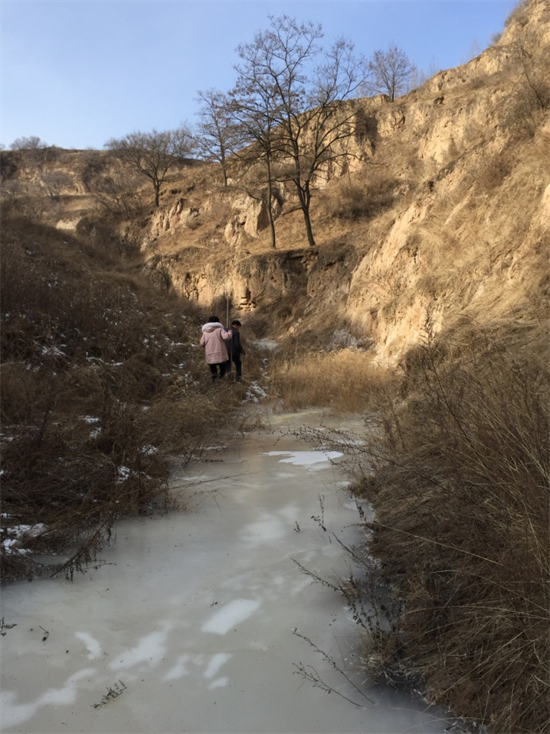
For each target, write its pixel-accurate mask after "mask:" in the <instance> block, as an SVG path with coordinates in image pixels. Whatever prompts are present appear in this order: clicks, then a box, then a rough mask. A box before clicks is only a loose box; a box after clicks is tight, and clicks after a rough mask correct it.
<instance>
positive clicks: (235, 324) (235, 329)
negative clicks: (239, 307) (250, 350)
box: [226, 319, 244, 380]
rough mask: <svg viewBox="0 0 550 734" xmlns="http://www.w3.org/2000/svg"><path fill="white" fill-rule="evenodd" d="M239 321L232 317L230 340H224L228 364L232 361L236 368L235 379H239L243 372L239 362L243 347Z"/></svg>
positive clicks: (242, 354)
mask: <svg viewBox="0 0 550 734" xmlns="http://www.w3.org/2000/svg"><path fill="white" fill-rule="evenodd" d="M240 330H241V322H240V321H239V320H238V319H233V321H232V322H231V326H230V328H229V331H230V332H231V340H230V341H228V342H226V345H227V353H228V355H229V364H231V362H233V364H234V365H235V370H236V379H237V380H240V379H241V377H242V372H243V365H242V362H241V356H244V349H243V347H242V344H241V335H240V334H239V332H240Z"/></svg>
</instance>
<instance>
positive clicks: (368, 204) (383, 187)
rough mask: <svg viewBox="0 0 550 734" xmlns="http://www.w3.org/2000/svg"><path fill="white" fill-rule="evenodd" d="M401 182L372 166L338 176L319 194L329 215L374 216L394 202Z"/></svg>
mask: <svg viewBox="0 0 550 734" xmlns="http://www.w3.org/2000/svg"><path fill="white" fill-rule="evenodd" d="M398 183H399V182H398V181H397V180H396V179H395V178H393V177H391V176H388V175H387V174H385V173H383V172H382V171H378V170H374V169H373V170H370V169H369V170H366V171H364V172H362V173H356V174H354V175H353V176H349V177H348V178H346V179H341V180H339V181H338V182H337V184H336V185H335V186H334V187H331V188H330V189H327V190H325V191H324V192H323V193H322V194H321V195H320V197H319V198H320V199H321V202H322V204H323V206H324V208H325V211H326V212H327V214H328V216H330V217H333V218H336V219H350V220H357V219H373V218H374V217H376V216H378V215H379V214H382V213H384V212H385V211H386V210H387V209H389V208H390V207H391V206H392V204H393V203H394V200H395V195H396V187H397V186H398Z"/></svg>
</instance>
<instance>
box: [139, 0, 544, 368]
mask: <svg viewBox="0 0 550 734" xmlns="http://www.w3.org/2000/svg"><path fill="white" fill-rule="evenodd" d="M549 29H550V24H549V11H548V2H547V1H546V0H533V2H531V3H530V4H529V5H528V6H527V7H526V8H523V9H522V11H521V12H518V13H516V17H511V18H510V21H509V23H508V25H507V28H506V29H505V32H504V33H503V35H502V38H501V39H500V41H499V42H498V43H497V44H495V45H494V46H492V47H491V48H489V49H487V50H486V51H485V52H484V53H482V54H481V55H480V56H478V57H477V58H475V59H473V60H472V61H471V62H469V63H468V64H465V65H464V66H461V67H459V68H456V69H450V70H447V71H443V72H440V73H439V74H436V75H435V76H434V77H433V78H432V79H430V80H429V81H428V82H427V83H426V84H425V85H423V86H422V87H421V88H419V89H417V90H415V91H413V92H411V93H410V94H408V95H406V96H405V97H402V98H400V99H398V100H396V101H395V102H394V103H390V102H389V101H388V100H387V99H384V98H383V97H378V98H374V99H364V100H356V101H354V102H353V103H348V108H347V109H348V110H349V105H353V107H354V110H355V113H356V133H355V136H354V138H353V139H352V141H351V146H350V149H349V153H350V157H349V159H348V164H347V165H346V166H343V167H342V168H341V169H340V170H332V171H329V172H326V173H327V177H326V179H327V180H323V181H319V184H320V188H322V189H323V196H324V197H325V198H326V197H328V199H329V200H330V199H332V201H337V200H338V199H339V197H340V199H342V198H343V197H345V196H348V195H349V192H347V190H346V188H345V186H346V184H347V182H349V180H350V177H353V178H354V181H355V182H356V183H358V184H361V183H365V184H366V185H368V184H369V182H370V181H371V180H374V181H375V182H376V181H379V180H380V177H381V176H382V178H383V179H384V180H383V181H382V184H384V182H387V180H389V181H390V186H391V197H392V205H391V206H390V207H389V208H385V209H383V210H382V211H380V212H375V214H374V215H373V216H370V217H365V218H361V217H360V216H359V217H358V218H353V217H351V218H348V219H346V218H345V217H336V218H335V217H334V216H333V217H331V216H330V214H329V215H327V213H326V211H324V210H323V207H322V206H317V207H316V208H314V226H315V228H316V230H317V232H318V233H319V234H318V240H319V243H320V244H319V245H318V246H317V247H314V248H308V247H304V244H305V237H304V236H303V234H297V232H299V230H298V229H297V227H299V219H296V217H298V216H299V215H297V214H294V215H292V216H294V221H295V222H296V223H295V225H294V229H291V228H290V226H289V225H288V224H287V222H286V217H285V215H286V213H287V211H288V209H289V208H291V207H292V206H293V205H295V202H293V200H292V192H291V191H286V192H285V195H284V197H281V196H279V198H278V200H277V202H276V206H275V214H276V216H277V217H278V219H277V228H278V231H279V241H278V249H277V250H275V251H269V250H268V249H267V247H266V246H265V243H266V239H265V236H264V235H265V229H266V227H267V214H266V211H265V204H263V203H262V202H261V201H259V200H258V199H252V198H251V197H249V196H248V197H247V196H246V195H243V194H239V195H236V194H232V193H231V192H230V191H228V192H221V193H220V192H216V191H210V192H209V193H207V194H205V196H204V198H203V199H200V196H201V194H200V192H199V193H197V194H196V196H199V198H198V199H197V198H195V200H194V201H195V203H187V208H186V206H184V205H183V204H182V203H181V202H180V203H177V202H176V203H175V204H172V205H171V207H169V208H166V209H164V210H162V211H159V212H158V213H157V214H156V215H155V216H154V217H153V220H152V224H151V228H150V230H149V233H148V235H147V237H146V239H145V240H144V248H145V251H147V249H148V248H149V247H151V246H152V244H153V243H154V246H155V247H156V248H157V250H156V251H157V252H161V253H162V252H163V251H164V253H165V254H164V255H163V260H162V263H163V267H165V268H166V269H167V271H168V272H169V276H170V278H171V280H172V283H173V285H174V287H175V288H176V289H177V290H178V291H180V292H181V293H183V294H185V295H186V296H188V297H191V298H194V299H196V300H197V301H198V302H199V303H201V304H203V305H205V306H206V305H208V304H211V303H214V302H215V301H216V299H221V298H227V297H228V298H230V299H231V302H232V306H233V310H234V312H235V313H238V314H240V315H245V314H246V313H251V312H253V313H255V314H261V315H263V316H265V317H266V319H267V322H268V323H269V324H270V328H271V333H270V335H271V336H273V337H279V338H284V337H285V336H288V335H291V334H293V335H297V334H298V335H299V334H300V332H301V331H304V332H305V331H307V330H308V329H309V330H311V329H312V328H316V327H317V326H318V325H319V324H321V323H323V324H325V325H327V324H330V325H332V326H334V327H336V326H338V325H345V327H346V328H347V329H349V331H350V332H351V333H353V334H354V335H355V336H358V337H364V338H365V339H366V340H367V341H368V342H372V344H373V349H374V350H375V351H376V353H377V355H378V358H379V360H380V361H381V362H384V363H387V364H394V363H396V362H398V361H399V360H400V359H401V357H402V356H403V354H404V353H405V352H406V351H407V349H409V348H410V347H411V346H414V345H415V344H418V343H419V341H421V340H422V339H424V338H425V337H426V335H427V333H429V332H431V333H436V332H438V331H440V330H441V329H443V328H446V327H447V326H449V325H451V324H452V323H453V322H455V321H456V320H457V319H458V318H461V317H464V316H465V315H466V316H471V317H472V318H476V319H489V320H490V319H498V318H503V317H505V316H506V314H509V313H510V311H511V310H514V309H515V311H516V313H518V314H519V313H520V312H521V311H522V310H523V309H526V308H533V307H536V304H537V303H539V302H540V301H541V299H542V298H544V295H545V294H546V293H547V246H548V236H549V233H548V214H549V205H550V188H549V171H548V144H549V141H550V126H549V123H548V118H547V114H546V110H545V109H544V105H545V104H547V97H546V98H544V99H542V97H541V95H548V92H547V87H545V86H544V83H543V82H542V80H541V69H545V68H546V66H545V64H546V60H547V57H548V47H549V44H550V31H549ZM381 171H382V173H381ZM384 177H385V178H384ZM371 191H372V189H371ZM213 211H215V212H216V216H217V217H218V221H217V223H216V227H215V231H214V229H213V228H212V227H211V228H210V230H208V227H207V226H204V223H205V222H206V223H207V222H208V217H209V212H210V213H211V212H213ZM288 219H289V220H290V219H291V217H288ZM201 226H202V231H201V233H200V237H199V239H197V237H198V236H199V235H198V233H199V230H200V229H201ZM168 230H170V232H171V239H170V240H169V242H167V241H163V233H166V232H167V231H168ZM262 237H263V240H262ZM193 238H195V239H194V242H198V243H199V247H198V249H194V251H193V253H194V254H193V255H191V250H190V249H189V247H188V246H187V247H186V243H189V241H190V239H193ZM200 238H202V239H200ZM262 243H263V247H261V246H260V244H262ZM163 248H164V250H163ZM170 250H171V251H172V252H171V253H170V252H169V251H170ZM259 250H260V251H259Z"/></svg>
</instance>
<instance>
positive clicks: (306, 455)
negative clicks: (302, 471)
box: [266, 451, 344, 471]
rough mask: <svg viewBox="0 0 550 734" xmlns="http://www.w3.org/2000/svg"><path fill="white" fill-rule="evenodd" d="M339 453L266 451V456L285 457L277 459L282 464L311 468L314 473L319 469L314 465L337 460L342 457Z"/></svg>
mask: <svg viewBox="0 0 550 734" xmlns="http://www.w3.org/2000/svg"><path fill="white" fill-rule="evenodd" d="M343 455H344V454H342V453H341V452H340V451H267V452H266V456H286V457H287V458H286V459H279V461H280V462H281V463H282V464H294V466H306V467H310V468H313V469H314V471H315V470H316V469H317V468H319V467H317V466H316V465H318V464H326V463H327V462H331V461H332V460H333V459H339V458H340V457H341V456H343Z"/></svg>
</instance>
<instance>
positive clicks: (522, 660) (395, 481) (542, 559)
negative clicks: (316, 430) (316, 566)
mask: <svg viewBox="0 0 550 734" xmlns="http://www.w3.org/2000/svg"><path fill="white" fill-rule="evenodd" d="M547 357H548V340H547V333H546V329H545V328H544V327H543V326H542V325H541V324H540V323H539V322H537V321H524V322H516V323H515V324H514V321H513V320H512V319H509V320H508V322H505V321H502V322H501V323H499V324H495V325H494V326H493V327H491V328H490V329H489V328H487V327H486V328H479V327H478V326H476V325H475V324H473V323H461V324H460V325H458V326H457V328H456V329H455V330H454V332H453V333H448V334H447V335H445V336H442V337H440V338H438V339H437V340H433V341H430V342H428V343H427V344H426V345H425V346H424V347H422V348H421V349H418V350H417V351H416V352H415V353H414V354H411V355H410V356H409V360H408V363H407V380H406V382H405V384H404V386H403V388H402V389H403V392H404V394H405V395H406V400H405V401H404V402H403V399H402V395H403V393H402V394H401V396H396V397H395V399H394V400H393V401H391V402H390V403H388V405H387V407H386V409H385V411H384V412H383V413H382V417H381V418H382V420H381V425H382V426H383V439H382V440H381V442H380V443H378V444H376V445H375V444H374V443H372V444H371V446H370V449H369V451H368V452H367V454H368V455H367V456H365V466H368V467H371V466H372V463H373V462H374V464H375V465H376V467H377V471H376V473H375V474H374V475H372V472H371V471H370V470H369V476H368V477H367V478H363V479H362V480H361V481H360V486H361V489H360V491H361V493H363V494H364V495H365V496H367V497H368V498H369V499H370V500H371V502H372V503H373V505H374V508H375V511H376V519H375V521H374V522H373V523H365V527H366V528H368V529H369V532H370V533H371V535H372V537H371V540H370V542H369V546H368V549H367V552H368V554H369V555H371V554H372V555H374V556H375V557H377V558H378V559H379V561H380V563H381V569H382V577H383V579H384V581H385V583H386V584H388V585H389V587H390V588H391V590H392V595H393V598H394V601H395V600H397V604H395V603H394V605H393V608H392V609H389V608H388V607H387V606H386V607H385V608H384V613H385V614H386V615H388V614H389V621H388V619H386V620H385V622H384V626H380V627H379V628H378V631H377V634H375V636H374V637H373V638H371V639H370V642H369V646H368V648H366V649H365V655H364V664H365V666H366V668H367V669H369V670H370V671H371V672H374V673H378V674H380V672H381V671H384V676H386V677H388V676H389V677H392V676H393V677H394V679H395V680H396V681H400V680H402V677H403V671H406V673H407V677H408V679H409V680H410V679H411V678H413V679H414V678H416V681H417V683H418V681H421V683H422V684H423V686H424V688H425V690H426V691H427V693H428V695H429V697H430V698H431V699H432V700H434V701H439V702H442V703H446V704H447V705H449V706H450V707H451V709H452V710H453V711H455V712H457V713H458V714H460V715H463V716H465V717H467V718H469V719H471V720H472V721H475V722H477V723H478V724H481V723H483V724H486V725H488V726H489V728H490V731H491V732H495V733H497V732H502V733H503V734H504V733H507V734H509V732H514V733H518V734H520V733H522V732H525V733H527V732H529V734H538V733H542V732H546V731H548V729H547V725H548V721H549V714H550V711H549V701H550V681H549V670H548V629H549V622H550V604H549V598H548V578H549V577H550V568H549V537H548V536H549V533H548V527H549V501H548V500H549V487H550V464H549V431H548V429H549V425H550V414H549V413H550V411H549V405H548V394H549V387H550V385H549V383H550V370H549V368H548V359H547ZM366 564H367V565H368V566H369V567H370V562H369V561H366Z"/></svg>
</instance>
